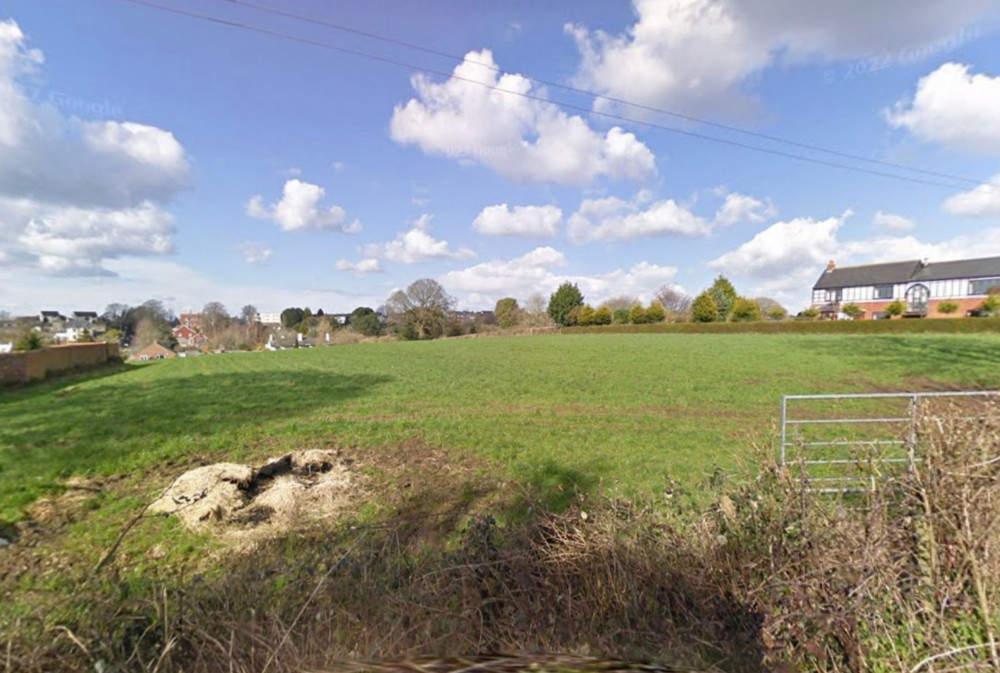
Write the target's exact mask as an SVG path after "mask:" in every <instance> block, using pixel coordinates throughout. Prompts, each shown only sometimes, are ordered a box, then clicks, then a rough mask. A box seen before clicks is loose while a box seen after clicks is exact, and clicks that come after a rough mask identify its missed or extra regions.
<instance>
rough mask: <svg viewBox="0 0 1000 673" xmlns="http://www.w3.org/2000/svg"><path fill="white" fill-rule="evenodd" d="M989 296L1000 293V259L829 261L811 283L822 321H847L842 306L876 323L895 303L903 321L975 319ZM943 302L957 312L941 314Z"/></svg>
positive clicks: (814, 301) (814, 303) (814, 300)
mask: <svg viewBox="0 0 1000 673" xmlns="http://www.w3.org/2000/svg"><path fill="white" fill-rule="evenodd" d="M991 291H992V292H991ZM991 293H1000V257H985V258H982V259H960V260H956V261H953V262H929V261H927V260H914V261H907V262H889V263H887V264H863V265H859V266H844V267H838V266H837V265H836V264H835V263H834V262H832V261H831V262H830V263H829V264H828V265H827V267H826V271H824V272H823V274H822V275H821V276H820V277H819V280H817V281H816V284H815V285H813V291H812V305H813V308H816V309H818V310H819V311H820V314H821V315H822V316H823V317H826V318H845V317H846V316H845V315H844V313H843V307H844V306H846V305H847V304H856V305H858V306H859V307H860V308H861V309H862V310H863V311H864V315H862V316H861V317H862V318H863V319H877V318H888V317H889V315H888V314H887V313H886V310H885V309H886V307H887V306H888V305H889V304H891V303H892V302H894V301H896V300H899V301H901V302H902V303H903V306H904V310H903V316H904V317H908V318H951V317H964V316H968V315H975V314H976V311H978V309H979V307H980V306H981V305H982V303H983V300H984V299H985V298H986V297H987V295H989V294H991ZM944 302H951V303H954V304H957V305H958V310H957V311H955V312H954V313H951V314H945V313H941V312H940V311H939V310H938V307H939V306H940V305H941V304H942V303H944Z"/></svg>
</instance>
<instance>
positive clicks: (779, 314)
mask: <svg viewBox="0 0 1000 673" xmlns="http://www.w3.org/2000/svg"><path fill="white" fill-rule="evenodd" d="M787 317H788V311H787V310H785V307H784V306H772V307H771V308H769V309H768V310H767V318H768V320H784V319H785V318H787Z"/></svg>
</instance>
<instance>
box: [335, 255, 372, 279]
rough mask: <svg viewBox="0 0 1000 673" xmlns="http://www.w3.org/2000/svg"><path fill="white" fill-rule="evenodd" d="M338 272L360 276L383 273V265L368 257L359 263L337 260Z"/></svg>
mask: <svg viewBox="0 0 1000 673" xmlns="http://www.w3.org/2000/svg"><path fill="white" fill-rule="evenodd" d="M337 271H346V272H349V273H353V274H355V275H358V276H360V275H364V274H366V273H381V272H382V264H381V263H380V262H379V261H378V260H377V259H375V258H373V257H368V258H366V259H362V260H360V261H357V262H351V261H349V260H346V259H340V260H337Z"/></svg>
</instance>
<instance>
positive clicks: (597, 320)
mask: <svg viewBox="0 0 1000 673" xmlns="http://www.w3.org/2000/svg"><path fill="white" fill-rule="evenodd" d="M612 317H613V316H612V315H611V309H610V308H608V307H607V306H602V307H601V308H599V309H597V310H596V311H594V324H595V325H610V324H611V319H612Z"/></svg>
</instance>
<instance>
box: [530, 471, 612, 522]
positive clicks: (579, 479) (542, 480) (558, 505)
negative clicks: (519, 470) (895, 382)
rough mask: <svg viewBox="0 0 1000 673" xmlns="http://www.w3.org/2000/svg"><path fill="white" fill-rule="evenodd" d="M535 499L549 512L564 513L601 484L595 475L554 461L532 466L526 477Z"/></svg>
mask: <svg viewBox="0 0 1000 673" xmlns="http://www.w3.org/2000/svg"><path fill="white" fill-rule="evenodd" d="M525 477H526V480H527V483H528V485H529V486H530V487H531V490H532V492H533V493H534V495H535V498H536V499H537V500H538V501H539V502H540V504H541V505H542V506H543V507H544V508H545V509H546V510H548V511H552V512H562V511H563V510H565V509H566V508H568V507H570V506H571V505H573V504H574V503H575V502H577V501H578V500H579V499H580V498H581V497H582V496H586V495H589V494H591V493H593V492H594V489H595V488H596V487H597V485H598V484H599V483H600V480H599V479H598V478H597V477H596V476H594V475H593V474H588V473H586V472H583V471H582V470H580V469H578V468H572V467H566V466H565V465H560V464H559V463H556V462H555V461H552V460H546V461H544V462H541V463H539V464H537V465H534V466H532V468H531V469H530V471H528V472H527V474H526V475H525Z"/></svg>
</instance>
